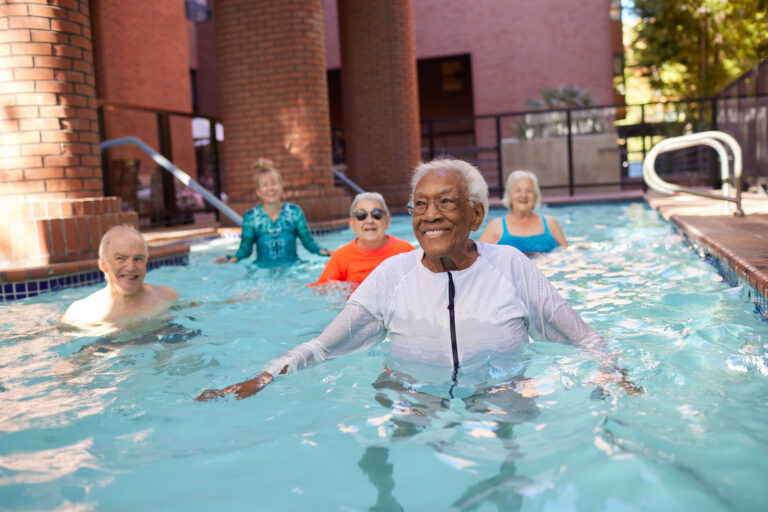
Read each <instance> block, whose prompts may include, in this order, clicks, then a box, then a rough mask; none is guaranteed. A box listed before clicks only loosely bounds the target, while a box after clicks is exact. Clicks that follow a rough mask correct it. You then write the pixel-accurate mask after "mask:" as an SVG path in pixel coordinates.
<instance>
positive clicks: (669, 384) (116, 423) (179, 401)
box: [0, 203, 768, 511]
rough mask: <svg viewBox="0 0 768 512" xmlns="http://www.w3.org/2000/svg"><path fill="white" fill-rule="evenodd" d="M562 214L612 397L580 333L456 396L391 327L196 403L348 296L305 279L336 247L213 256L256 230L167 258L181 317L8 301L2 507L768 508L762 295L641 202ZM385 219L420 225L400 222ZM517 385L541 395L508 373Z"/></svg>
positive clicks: (164, 273)
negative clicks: (402, 347) (237, 261)
mask: <svg viewBox="0 0 768 512" xmlns="http://www.w3.org/2000/svg"><path fill="white" fill-rule="evenodd" d="M544 211H545V212H546V213H548V214H551V215H554V216H555V217H556V218H558V219H559V221H560V223H561V225H562V226H563V229H564V231H565V233H566V235H567V237H568V238H569V240H570V242H571V246H570V247H569V248H567V249H566V250H558V251H556V252H554V253H551V254H548V255H545V256H543V257H540V258H538V259H537V260H536V262H537V264H538V265H539V267H540V268H542V270H543V271H544V272H545V273H546V274H547V275H548V276H549V277H550V279H551V280H552V281H553V282H554V283H555V285H556V286H557V287H558V289H559V290H560V292H561V293H562V294H563V295H564V296H565V297H566V298H568V300H569V301H570V302H571V303H572V304H573V305H574V307H575V308H576V309H577V310H579V311H580V313H581V314H582V316H583V317H584V318H585V320H587V322H588V323H590V325H592V326H593V327H594V328H596V329H597V330H598V331H600V332H601V333H603V335H604V336H605V337H606V338H608V339H609V340H611V341H610V344H611V347H612V348H613V349H614V350H616V351H618V352H619V353H620V354H621V359H622V362H623V364H624V366H625V367H626V368H628V370H629V372H630V375H631V378H632V379H633V381H635V382H636V383H637V384H639V385H641V386H642V387H643V388H644V390H645V393H644V394H642V395H639V396H628V395H626V394H624V393H623V392H622V391H621V390H619V389H617V388H615V387H611V386H609V387H608V390H607V393H606V392H600V391H599V390H597V389H596V388H595V386H594V385H592V384H590V381H591V379H592V378H593V377H594V373H595V370H596V364H595V363H594V362H593V361H591V360H590V359H589V358H588V357H585V356H584V355H583V354H581V352H580V351H579V350H578V349H576V348H574V347H572V346H570V345H567V344H559V343H547V342H542V343H538V342H537V343H533V344H530V345H529V346H528V347H526V348H525V349H524V350H523V351H522V353H520V354H518V356H516V357H514V358H509V359H498V360H494V361H491V362H490V363H489V364H488V366H487V367H486V368H484V369H483V370H482V371H481V373H480V374H479V375H471V376H464V378H463V380H462V379H460V386H459V387H460V388H461V389H460V390H459V392H458V393H456V396H457V398H456V399H454V400H448V399H447V387H443V386H442V383H440V382H433V381H430V382H420V381H419V380H418V377H419V376H418V375H416V376H413V377H414V378H412V379H409V378H406V377H403V376H401V375H387V374H386V373H385V370H386V368H387V343H386V342H384V343H382V344H380V345H379V346H377V347H375V348H374V349H372V350H370V351H368V352H366V353H362V354H357V355H353V356H348V357H344V358H339V359H336V360H333V361H329V362H327V363H325V364H323V365H320V366H317V367H314V368H311V369H308V370H305V371H302V372H299V373H297V374H294V375H291V376H287V377H284V378H280V379H278V380H277V381H275V382H274V383H273V384H272V385H270V386H269V387H268V388H267V389H266V390H265V391H264V392H262V393H260V394H259V395H257V396H255V397H252V398H250V399H247V400H243V401H237V400H232V399H227V400H219V401H214V402H208V403H197V402H194V401H193V399H194V397H195V396H197V394H198V393H199V392H201V391H202V390H203V389H206V388H209V387H221V386H224V385H226V384H229V383H233V382H235V381H238V380H242V379H244V378H246V377H249V376H251V375H252V374H253V373H255V372H256V371H257V370H258V369H259V368H260V367H261V364H262V363H263V362H265V361H267V360H268V359H270V358H272V357H274V356H276V355H279V354H281V353H282V352H284V351H285V350H287V349H288V348H290V347H293V346H295V345H296V344H298V343H300V342H302V341H305V340H306V339H309V338H310V337H312V336H314V335H316V334H317V333H319V332H320V331H321V330H322V329H323V327H324V326H325V325H326V324H327V323H328V322H329V321H330V320H331V319H332V318H333V317H334V316H335V315H336V314H337V313H338V311H339V309H340V308H341V307H342V305H343V303H344V299H345V295H344V293H343V292H338V293H331V294H326V295H321V294H317V293H315V292H314V291H313V290H312V289H308V288H306V287H305V284H306V283H308V282H311V281H313V280H314V279H315V278H316V277H317V276H318V275H319V273H320V271H321V270H322V267H323V264H324V261H325V260H324V259H323V258H321V257H316V256H314V255H309V254H308V253H306V252H304V251H303V249H302V252H301V254H302V256H303V257H304V259H305V260H306V262H305V263H303V264H301V265H298V266H295V267H293V268H290V269H288V270H253V269H249V268H248V267H247V266H245V265H228V266H227V265H213V264H211V263H210V261H211V260H212V259H213V258H214V257H215V256H217V255H219V254H222V253H224V252H225V251H227V250H229V251H230V252H231V250H232V249H233V248H234V247H235V246H236V245H237V242H235V241H222V240H219V241H213V242H207V243H204V244H201V245H198V246H195V247H194V248H193V252H192V254H191V257H190V265H189V266H187V267H165V268H161V269H158V270H154V271H152V272H151V273H150V274H149V275H148V282H152V283H162V284H170V285H172V286H173V287H174V288H175V289H176V290H177V291H178V292H179V294H180V295H181V296H182V297H183V299H184V300H185V301H187V302H185V303H182V305H181V306H180V308H179V309H176V310H174V311H173V312H172V316H173V319H172V322H173V324H174V325H175V327H174V328H172V329H170V330H168V329H166V330H164V331H163V330H161V331H157V330H156V329H157V328H158V326H157V325H155V326H148V327H147V328H146V329H145V331H144V332H132V333H128V334H126V335H125V336H123V337H121V338H118V339H112V340H103V339H101V340H100V339H95V338H88V337H83V336H82V335H80V334H78V333H77V332H68V331H62V330H59V329H57V328H56V324H57V320H58V317H59V316H60V315H61V314H62V313H63V311H64V309H65V308H66V306H67V304H69V303H70V302H71V301H72V300H75V299H77V298H80V297H82V296H84V295H86V294H88V293H90V292H92V291H94V290H95V289H96V288H84V289H68V290H64V291H60V292H56V293H52V294H48V295H43V296H40V297H37V298H35V299H27V300H23V301H20V302H16V303H11V304H2V305H0V322H2V332H3V334H2V335H0V430H1V431H2V435H0V509H3V510H126V511H127V510H130V511H135V510H165V511H168V510H170V511H173V510H179V511H181V510H183V511H189V510H213V509H215V510H341V511H353V510H368V509H369V508H370V507H372V506H374V505H376V504H378V506H379V509H380V510H395V509H396V508H397V506H401V507H402V508H403V509H404V510H462V509H463V510H483V511H485V510H497V509H501V510H518V509H519V510H530V511H535V510H552V511H564V510H589V511H593V510H620V511H624V510H626V511H630V510H758V509H761V508H763V507H764V506H765V498H766V494H765V489H764V484H765V475H767V474H768V430H766V428H765V425H766V424H768V407H766V406H767V405H768V341H767V340H768V329H767V326H766V323H765V321H764V320H762V319H761V317H760V316H759V315H758V314H756V312H755V309H754V306H753V305H752V303H751V302H750V301H749V297H748V296H749V294H750V293H751V292H750V291H749V289H747V288H743V287H742V286H740V285H739V284H729V282H728V281H727V280H725V279H723V278H722V277H721V276H720V275H719V274H718V273H717V272H716V271H715V269H714V268H713V266H712V265H710V264H709V263H707V262H706V261H703V260H702V259H701V258H700V257H699V255H698V254H697V253H696V252H695V251H694V250H693V249H692V248H691V247H690V246H688V245H687V244H686V243H685V242H684V239H683V237H682V236H681V235H680V234H679V233H677V232H676V231H675V229H674V228H672V227H671V226H670V225H669V224H667V223H665V222H664V221H663V220H661V219H660V217H659V216H658V215H657V214H656V213H655V212H654V211H651V210H649V209H648V208H647V207H645V206H644V205H642V204H638V203H633V204H613V205H596V206H595V205H592V206H574V207H563V208H549V209H544ZM500 214H502V211H500V210H499V211H494V212H492V216H497V215H500ZM390 232H391V233H393V234H395V235H397V236H400V237H402V238H405V239H408V240H411V241H413V239H414V237H413V235H412V232H411V230H410V222H409V219H408V218H405V217H401V218H396V219H395V220H394V221H393V225H392V227H391V229H390ZM351 236H352V235H351V232H349V231H345V232H340V233H335V234H332V235H327V236H324V237H321V240H320V241H321V243H322V244H323V245H326V246H338V245H340V244H342V243H345V242H346V241H348V240H349V239H351ZM188 301H194V302H195V303H196V304H190V303H189V302H188ZM137 340H138V341H139V342H138V343H137V342H136V341H137ZM84 347H85V350H83V349H84ZM521 379H532V382H533V384H532V386H533V387H534V388H535V389H536V390H537V392H538V396H537V397H535V398H522V397H520V396H519V395H518V394H516V393H514V391H510V390H509V388H514V387H515V385H516V382H517V381H519V380H521Z"/></svg>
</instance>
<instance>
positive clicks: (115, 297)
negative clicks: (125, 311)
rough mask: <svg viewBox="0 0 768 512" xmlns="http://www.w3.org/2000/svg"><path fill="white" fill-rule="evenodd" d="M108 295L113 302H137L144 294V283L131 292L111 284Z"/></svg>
mask: <svg viewBox="0 0 768 512" xmlns="http://www.w3.org/2000/svg"><path fill="white" fill-rule="evenodd" d="M108 295H109V298H110V299H112V303H113V304H135V303H137V302H140V301H141V300H142V298H143V296H144V285H143V284H142V285H141V287H140V288H139V289H138V290H136V291H135V292H131V293H129V292H125V291H123V290H121V289H120V288H117V287H116V286H109V290H108Z"/></svg>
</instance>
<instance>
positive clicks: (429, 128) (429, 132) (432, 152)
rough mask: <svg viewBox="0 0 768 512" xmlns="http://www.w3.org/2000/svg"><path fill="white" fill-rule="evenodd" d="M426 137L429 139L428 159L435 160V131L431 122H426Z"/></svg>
mask: <svg viewBox="0 0 768 512" xmlns="http://www.w3.org/2000/svg"><path fill="white" fill-rule="evenodd" d="M427 136H428V137H429V159H430V160H434V159H435V129H434V126H433V124H432V120H429V121H427Z"/></svg>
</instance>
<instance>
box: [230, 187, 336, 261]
mask: <svg viewBox="0 0 768 512" xmlns="http://www.w3.org/2000/svg"><path fill="white" fill-rule="evenodd" d="M296 237H299V238H300V239H301V243H302V244H303V245H304V247H305V248H306V249H307V250H308V251H309V252H311V253H314V254H320V251H321V250H323V248H322V247H320V246H319V245H317V242H315V239H314V238H312V234H311V233H310V232H309V226H307V219H306V218H305V217H304V212H303V211H301V207H299V206H298V205H295V204H291V203H285V202H284V203H283V207H282V208H281V209H280V213H279V214H278V216H277V219H276V220H275V221H272V219H270V218H269V215H268V214H267V212H266V211H264V207H263V206H261V205H259V206H256V207H255V208H252V209H250V210H248V211H247V212H246V213H245V216H244V217H243V235H242V239H241V241H240V248H239V249H238V250H237V254H235V257H236V258H237V261H242V260H244V259H246V258H247V257H248V256H250V255H251V253H252V252H253V244H254V243H255V244H256V264H257V265H259V266H260V267H270V266H275V265H284V264H290V263H293V262H295V261H296V260H297V259H298V255H297V254H296Z"/></svg>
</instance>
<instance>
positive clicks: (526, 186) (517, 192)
mask: <svg viewBox="0 0 768 512" xmlns="http://www.w3.org/2000/svg"><path fill="white" fill-rule="evenodd" d="M509 204H510V205H511V208H510V209H511V210H512V211H515V212H522V213H528V212H532V211H533V208H534V206H536V191H535V189H534V187H533V180H531V179H530V178H519V179H517V180H515V182H514V183H512V188H511V189H510V190H509Z"/></svg>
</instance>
